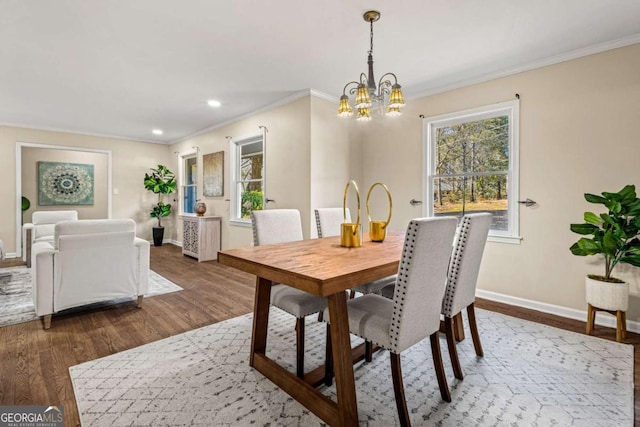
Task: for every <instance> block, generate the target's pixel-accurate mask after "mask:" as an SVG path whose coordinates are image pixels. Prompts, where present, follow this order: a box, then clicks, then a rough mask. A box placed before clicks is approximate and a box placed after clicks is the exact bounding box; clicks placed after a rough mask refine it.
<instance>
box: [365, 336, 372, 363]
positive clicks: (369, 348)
mask: <svg viewBox="0 0 640 427" xmlns="http://www.w3.org/2000/svg"><path fill="white" fill-rule="evenodd" d="M364 360H365V361H367V362H371V360H373V344H372V343H371V341H365V342H364Z"/></svg>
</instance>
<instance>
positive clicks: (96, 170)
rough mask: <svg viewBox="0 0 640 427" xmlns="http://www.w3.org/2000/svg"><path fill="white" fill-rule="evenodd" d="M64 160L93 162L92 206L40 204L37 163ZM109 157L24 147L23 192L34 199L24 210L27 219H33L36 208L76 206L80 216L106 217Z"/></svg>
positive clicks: (83, 217)
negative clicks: (32, 215)
mask: <svg viewBox="0 0 640 427" xmlns="http://www.w3.org/2000/svg"><path fill="white" fill-rule="evenodd" d="M41 161H46V162H63V163H84V164H90V165H93V205H69V206H41V205H40V204H39V202H38V166H37V163H38V162H41ZM107 169H108V156H107V154H103V153H92V152H86V151H85V152H83V151H70V150H51V149H44V148H35V147H23V148H22V195H23V196H25V197H27V198H28V199H29V200H30V201H31V207H30V208H29V209H28V210H27V211H25V212H24V214H23V220H24V222H31V214H32V213H33V212H35V211H47V210H60V209H73V210H76V211H78V217H79V218H80V219H92V218H107V217H108V214H109V209H108V194H107V192H108V191H107V190H108V170H107Z"/></svg>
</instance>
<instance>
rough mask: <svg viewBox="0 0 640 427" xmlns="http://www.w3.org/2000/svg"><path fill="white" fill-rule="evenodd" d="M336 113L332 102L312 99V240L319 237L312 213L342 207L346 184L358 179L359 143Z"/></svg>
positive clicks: (348, 126) (345, 121)
mask: <svg viewBox="0 0 640 427" xmlns="http://www.w3.org/2000/svg"><path fill="white" fill-rule="evenodd" d="M336 110H337V108H336V104H335V103H333V102H328V101H326V100H323V99H320V98H316V97H312V98H311V159H310V160H311V165H310V176H311V178H310V182H311V189H310V194H311V199H310V203H311V206H310V207H311V233H310V235H311V237H317V236H318V233H317V228H316V226H315V214H314V209H316V208H330V207H341V206H342V200H343V194H344V187H345V185H346V183H347V182H348V181H349V180H351V179H354V180H356V181H360V179H361V175H360V174H361V168H360V165H361V153H360V148H361V145H360V140H359V139H358V138H351V137H352V134H353V132H352V131H353V128H354V122H353V121H352V120H348V119H347V120H343V119H340V118H338V117H336ZM352 198H353V193H351V198H350V199H349V200H350V201H352Z"/></svg>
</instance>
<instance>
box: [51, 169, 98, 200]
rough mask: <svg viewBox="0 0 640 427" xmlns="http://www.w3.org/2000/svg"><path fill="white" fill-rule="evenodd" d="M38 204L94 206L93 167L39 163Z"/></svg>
mask: <svg viewBox="0 0 640 427" xmlns="http://www.w3.org/2000/svg"><path fill="white" fill-rule="evenodd" d="M38 204H39V205H41V206H57V205H93V165H88V164H82V163H59V162H38Z"/></svg>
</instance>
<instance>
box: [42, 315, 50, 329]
mask: <svg viewBox="0 0 640 427" xmlns="http://www.w3.org/2000/svg"><path fill="white" fill-rule="evenodd" d="M42 320H43V322H44V329H49V328H50V327H51V315H50V314H47V315H45V316H44V317H43V318H42Z"/></svg>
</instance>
